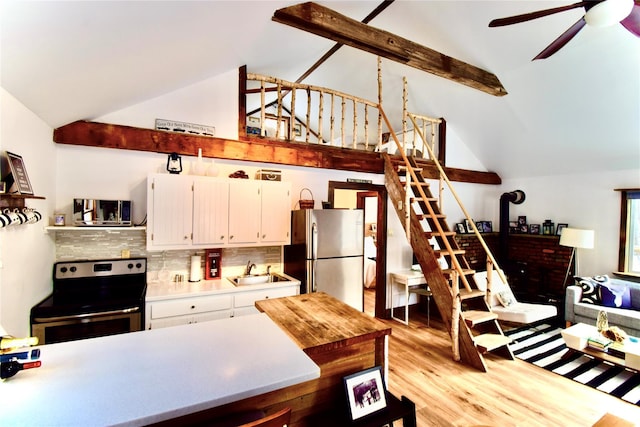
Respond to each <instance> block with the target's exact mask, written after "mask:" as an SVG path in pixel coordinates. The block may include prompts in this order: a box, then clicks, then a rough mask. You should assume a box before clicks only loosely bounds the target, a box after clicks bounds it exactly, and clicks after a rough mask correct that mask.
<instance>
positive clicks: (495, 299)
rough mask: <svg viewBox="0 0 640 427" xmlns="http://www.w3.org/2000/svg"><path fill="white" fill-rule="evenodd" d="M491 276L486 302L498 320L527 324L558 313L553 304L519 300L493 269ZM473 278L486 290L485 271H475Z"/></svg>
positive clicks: (479, 286) (480, 287)
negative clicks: (489, 291)
mask: <svg viewBox="0 0 640 427" xmlns="http://www.w3.org/2000/svg"><path fill="white" fill-rule="evenodd" d="M491 277H492V279H491V293H490V294H489V300H488V304H489V306H490V307H491V311H493V312H494V313H496V314H497V315H498V320H502V321H505V322H511V323H523V324H529V323H535V322H539V321H541V320H545V319H549V318H552V317H556V316H557V315H558V309H557V308H556V306H554V305H550V304H533V303H527V302H519V301H518V300H517V299H516V297H515V296H514V295H513V292H512V291H511V288H510V287H509V284H508V283H506V284H505V283H502V280H500V277H499V276H498V273H496V272H495V271H494V272H493V275H492V276H491ZM474 279H475V281H476V285H477V286H478V288H479V289H481V290H484V291H486V285H487V272H486V271H481V272H477V273H475V275H474Z"/></svg>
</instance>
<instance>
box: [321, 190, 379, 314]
mask: <svg viewBox="0 0 640 427" xmlns="http://www.w3.org/2000/svg"><path fill="white" fill-rule="evenodd" d="M341 190H349V191H352V192H354V193H355V195H356V198H357V202H356V206H357V207H359V204H361V205H362V208H365V209H366V206H369V203H367V199H371V198H376V202H375V211H376V215H375V231H373V230H371V231H372V232H373V237H374V239H375V242H376V253H375V283H376V286H375V297H374V299H375V302H374V310H373V312H374V315H375V317H379V318H387V317H388V316H387V311H386V301H387V286H386V276H387V267H386V259H387V239H386V235H387V234H386V230H387V189H386V187H385V186H384V185H378V184H368V183H360V182H339V181H329V191H328V198H329V205H330V206H331V207H334V206H335V202H336V193H337V192H338V193H339V192H340V191H341ZM372 223H373V221H372ZM363 285H364V284H363Z"/></svg>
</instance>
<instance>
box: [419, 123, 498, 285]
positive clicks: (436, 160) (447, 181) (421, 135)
mask: <svg viewBox="0 0 640 427" xmlns="http://www.w3.org/2000/svg"><path fill="white" fill-rule="evenodd" d="M409 118H410V119H411V121H412V122H413V126H414V128H417V124H416V122H415V120H414V117H413V114H411V113H410V114H409ZM417 132H418V134H419V135H420V137H421V138H422V139H423V141H424V135H423V134H422V132H421V131H420V129H417ZM425 146H426V147H427V149H428V150H429V155H430V156H431V158H432V159H433V162H434V163H435V165H436V167H437V168H438V170H439V171H440V177H441V179H443V180H444V182H446V183H447V186H448V187H449V190H450V191H451V194H452V195H453V197H454V198H455V200H456V202H457V203H458V206H460V209H462V212H463V213H464V216H465V218H467V219H468V220H469V223H470V224H471V228H472V229H473V232H474V234H475V235H476V237H477V238H478V241H479V242H480V244H481V245H482V248H483V249H484V251H485V252H486V254H487V258H488V259H489V260H490V261H491V263H492V264H493V266H494V267H495V269H496V272H497V273H498V276H500V280H502V283H505V284H506V283H507V279H506V277H505V276H504V273H503V272H502V270H501V269H500V267H499V266H498V262H497V261H496V260H495V258H494V256H493V254H492V253H491V250H490V249H489V247H488V246H487V244H486V242H485V241H484V239H483V238H482V235H481V234H480V232H479V231H478V228H477V227H476V224H475V222H474V221H473V219H472V218H471V216H470V215H469V212H467V210H466V208H465V207H464V205H463V204H462V201H461V200H460V197H458V193H456V190H455V189H454V188H453V185H452V184H451V181H449V178H447V174H446V173H445V172H444V169H442V166H441V165H440V162H438V159H436V158H435V157H434V155H433V151H432V150H431V147H429V145H428V144H425ZM420 190H421V191H422V189H420ZM436 224H437V222H436ZM445 243H446V239H445ZM447 246H449V245H448V244H447ZM452 258H453V256H452ZM458 265H459V264H458ZM456 270H457V268H456ZM459 272H460V273H462V270H459ZM462 277H463V282H466V279H465V278H464V275H462Z"/></svg>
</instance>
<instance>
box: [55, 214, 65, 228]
mask: <svg viewBox="0 0 640 427" xmlns="http://www.w3.org/2000/svg"><path fill="white" fill-rule="evenodd" d="M65 218H66V215H65V214H63V213H57V214H54V215H53V225H55V226H56V227H64V226H65Z"/></svg>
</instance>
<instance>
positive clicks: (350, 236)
mask: <svg viewBox="0 0 640 427" xmlns="http://www.w3.org/2000/svg"><path fill="white" fill-rule="evenodd" d="M314 224H315V226H314ZM311 227H312V233H313V235H312V238H313V244H312V245H313V252H312V256H311V258H333V257H344V256H361V255H362V254H363V251H364V246H363V233H364V220H363V214H362V211H361V210H358V209H353V210H351V209H325V210H314V211H312V218H311Z"/></svg>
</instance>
